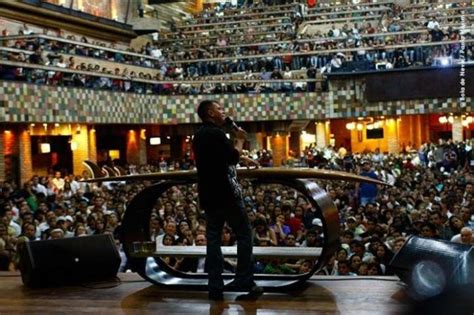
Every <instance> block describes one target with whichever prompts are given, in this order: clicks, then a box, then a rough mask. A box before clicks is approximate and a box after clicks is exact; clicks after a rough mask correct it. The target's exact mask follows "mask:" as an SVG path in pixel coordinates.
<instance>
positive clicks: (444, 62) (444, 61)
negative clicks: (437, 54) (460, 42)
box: [439, 57, 450, 67]
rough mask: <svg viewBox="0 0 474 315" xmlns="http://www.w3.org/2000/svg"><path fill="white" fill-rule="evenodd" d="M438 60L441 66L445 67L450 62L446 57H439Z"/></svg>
mask: <svg viewBox="0 0 474 315" xmlns="http://www.w3.org/2000/svg"><path fill="white" fill-rule="evenodd" d="M439 62H440V64H441V66H443V67H447V66H449V64H450V62H449V58H448V57H441V58H439Z"/></svg>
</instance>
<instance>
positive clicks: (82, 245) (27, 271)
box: [19, 234, 120, 288]
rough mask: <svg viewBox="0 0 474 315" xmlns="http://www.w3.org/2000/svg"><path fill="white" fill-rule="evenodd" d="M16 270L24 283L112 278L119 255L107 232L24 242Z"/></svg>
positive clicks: (35, 284) (52, 283) (42, 284)
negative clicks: (18, 269)
mask: <svg viewBox="0 0 474 315" xmlns="http://www.w3.org/2000/svg"><path fill="white" fill-rule="evenodd" d="M19 250H20V271H21V278H22V280H23V284H24V285H25V286H28V287H36V288H37V287H48V286H59V285H66V284H84V283H87V282H94V281H103V280H108V279H114V278H115V277H116V276H117V272H118V269H119V266H120V255H119V253H118V251H117V248H116V246H115V242H114V239H113V237H112V235H110V234H102V235H92V236H84V237H72V238H64V239H57V240H46V241H32V242H26V243H24V245H23V246H21V247H20V248H19Z"/></svg>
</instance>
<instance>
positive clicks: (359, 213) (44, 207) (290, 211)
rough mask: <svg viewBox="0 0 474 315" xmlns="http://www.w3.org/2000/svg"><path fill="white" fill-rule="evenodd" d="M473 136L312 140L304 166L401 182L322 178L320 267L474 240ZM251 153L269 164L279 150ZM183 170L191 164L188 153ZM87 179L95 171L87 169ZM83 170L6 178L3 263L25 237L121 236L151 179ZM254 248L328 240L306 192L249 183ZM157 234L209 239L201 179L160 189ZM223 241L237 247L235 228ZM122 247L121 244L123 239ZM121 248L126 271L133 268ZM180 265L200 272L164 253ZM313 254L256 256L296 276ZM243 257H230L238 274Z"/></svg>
mask: <svg viewBox="0 0 474 315" xmlns="http://www.w3.org/2000/svg"><path fill="white" fill-rule="evenodd" d="M473 146H474V143H473V142H472V141H468V142H466V143H453V142H452V141H440V143H438V144H434V143H426V144H423V145H422V146H421V147H420V148H417V149H416V148H412V147H410V146H406V148H404V150H403V152H402V153H400V154H397V155H394V154H386V153H385V154H384V153H382V152H380V150H376V151H374V152H366V153H363V154H351V153H350V152H348V151H347V150H346V149H345V148H342V147H341V148H339V149H338V150H335V149H334V148H331V147H327V148H325V149H323V150H317V149H316V148H315V147H314V146H310V147H307V148H306V149H305V150H304V151H303V152H302V155H301V157H300V158H299V157H296V158H297V159H298V160H299V162H300V163H301V165H309V166H313V167H319V168H330V169H334V168H337V169H343V170H346V171H349V172H355V173H358V174H360V175H361V176H368V177H372V178H378V179H380V180H382V181H385V182H387V183H389V184H392V185H393V186H376V185H373V184H368V183H362V184H354V183H350V182H338V181H319V184H320V185H321V187H323V188H324V189H326V191H327V193H328V194H329V196H330V197H331V198H332V200H333V201H334V203H335V205H336V207H337V209H338V210H339V214H340V218H341V222H340V240H341V248H340V249H339V250H338V251H337V252H336V253H335V255H334V257H333V259H332V260H331V262H330V264H329V265H328V266H326V268H325V269H324V270H323V271H322V272H321V273H323V274H335V275H389V274H392V270H390V266H389V264H388V263H389V261H390V259H391V257H392V256H393V255H394V254H395V253H396V252H397V251H398V250H399V249H400V247H401V246H402V245H403V244H404V242H405V240H406V238H407V237H408V236H410V235H419V236H423V237H427V238H434V239H439V240H445V241H452V242H458V243H463V244H470V245H473V244H474V236H473V235H472V229H473V228H474V152H473ZM249 156H250V157H252V158H255V159H258V160H259V161H260V163H261V165H262V167H265V166H271V165H272V157H271V152H268V151H265V152H263V151H262V152H260V153H257V152H254V153H249ZM168 165H170V163H169V161H168V162H167V161H166V160H164V159H162V160H161V162H160V163H159V164H156V165H143V166H139V167H131V166H130V167H128V169H129V172H130V173H131V174H133V173H136V172H147V173H148V172H154V171H160V170H161V171H167V167H168ZM173 167H174V168H175V169H176V168H180V169H191V168H193V161H192V160H191V159H190V156H189V155H186V158H185V160H183V161H181V163H173ZM83 177H84V178H87V177H88V174H87V172H85V173H84V174H83ZM80 178H81V176H74V175H72V174H68V175H63V174H62V173H61V172H59V171H56V172H55V173H51V175H49V176H33V177H32V178H31V180H29V181H27V182H26V183H25V184H24V185H23V187H17V186H16V185H15V183H14V182H13V181H8V180H7V181H4V182H2V183H1V187H0V205H1V206H0V207H1V209H0V270H14V269H16V268H18V247H19V246H22V245H21V244H23V243H24V242H29V241H35V240H40V239H58V238H64V237H73V236H86V235H94V234H103V233H110V234H112V235H114V237H115V238H116V239H117V240H118V239H120V233H121V232H120V224H121V221H122V219H123V215H124V212H125V209H126V207H127V205H128V204H129V203H130V201H131V200H132V198H133V197H134V196H135V195H136V194H137V193H138V192H139V191H140V190H142V189H143V188H144V187H145V186H147V185H149V183H144V182H127V183H125V182H118V183H114V182H106V183H104V184H101V185H100V184H99V185H98V184H88V183H84V182H80V181H79V179H80ZM241 184H242V187H243V193H244V201H245V205H246V211H247V215H248V218H249V221H250V223H251V225H252V228H253V235H254V245H255V246H303V247H321V246H322V245H323V241H324V234H323V228H322V226H323V223H324V222H323V221H322V220H321V218H320V217H318V213H317V211H315V209H314V208H313V206H312V205H311V204H310V203H309V202H308V200H307V199H306V198H305V197H304V196H303V195H302V194H301V193H300V192H298V191H296V190H294V189H292V188H289V187H285V186H282V185H279V184H263V185H254V184H252V183H251V182H250V181H247V180H242V181H241ZM149 228H150V230H149V234H150V241H156V242H157V243H158V244H157V245H158V246H168V245H182V246H200V245H205V244H206V219H205V214H204V213H203V212H202V210H201V209H200V208H199V204H198V201H197V190H196V186H195V185H188V186H176V187H173V188H171V189H170V190H168V191H167V192H166V193H164V194H163V195H161V196H157V202H156V204H155V206H154V208H153V210H152V214H151V217H150V221H149ZM222 243H223V245H225V246H234V245H235V237H234V236H233V231H232V229H230V228H229V227H227V226H226V227H225V228H224V230H223V232H222ZM117 246H118V247H119V249H120V248H121V247H120V246H121V245H120V244H119V243H117ZM121 254H122V259H123V260H122V265H121V270H122V271H124V270H127V269H128V268H129V266H127V263H126V258H125V256H124V254H123V252H121ZM164 259H165V260H166V262H168V263H169V264H170V265H171V266H172V267H174V268H176V269H179V270H181V271H186V272H188V271H191V272H196V271H202V270H198V269H196V265H193V264H188V263H187V262H186V260H180V259H176V258H173V257H167V258H164ZM312 265H313V261H310V260H304V259H302V260H285V259H276V260H258V261H257V263H256V264H255V271H256V272H258V273H287V274H296V273H303V272H307V271H309V270H310V269H311V267H312ZM233 268H235V261H233V260H227V261H226V269H227V270H229V271H232V270H233Z"/></svg>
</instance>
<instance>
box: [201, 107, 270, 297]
mask: <svg viewBox="0 0 474 315" xmlns="http://www.w3.org/2000/svg"><path fill="white" fill-rule="evenodd" d="M198 115H199V118H200V119H201V120H202V121H203V125H202V126H201V127H200V128H199V130H198V131H197V132H196V134H195V135H194V139H193V151H194V156H195V160H196V167H197V173H198V193H199V202H200V206H201V208H202V209H204V211H205V213H206V217H207V229H206V234H207V235H206V236H207V259H206V261H207V269H208V274H209V283H208V287H209V299H211V300H223V291H224V281H223V278H222V272H223V262H224V259H223V257H222V252H221V236H222V229H223V226H224V223H225V222H227V223H228V224H229V226H230V227H231V228H232V230H233V231H235V234H236V238H237V259H238V260H237V270H236V273H235V280H234V281H233V282H232V284H230V285H229V286H227V288H229V289H230V290H234V291H246V292H249V294H248V296H249V297H250V298H257V297H258V296H260V295H261V294H262V293H263V289H262V288H261V287H259V286H257V285H256V284H255V282H254V280H253V267H254V266H253V255H252V230H251V228H250V224H249V221H248V218H247V214H246V211H245V207H244V202H243V198H242V190H241V187H240V185H239V183H238V181H237V172H236V164H237V163H239V161H240V160H243V161H244V162H245V163H247V165H249V164H253V165H258V164H257V163H256V162H254V161H253V160H251V159H249V158H247V157H243V156H241V153H242V149H243V145H244V142H245V138H246V135H247V133H246V132H245V131H244V130H243V129H242V128H240V127H238V126H237V125H235V123H233V122H232V120H231V119H229V118H227V119H226V117H225V114H224V109H223V108H222V107H221V105H220V104H219V103H218V102H217V101H213V100H205V101H202V102H201V103H200V104H199V107H198ZM226 120H227V122H226ZM226 123H230V124H231V125H232V128H233V130H234V132H235V140H234V143H233V142H232V141H231V140H229V139H228V138H227V137H226V134H225V132H224V129H223V127H224V126H225V125H226Z"/></svg>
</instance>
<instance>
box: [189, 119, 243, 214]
mask: <svg viewBox="0 0 474 315" xmlns="http://www.w3.org/2000/svg"><path fill="white" fill-rule="evenodd" d="M193 151H194V156H195V159H196V167H197V173H198V192H199V202H200V205H201V208H202V209H204V210H206V211H207V212H210V211H211V212H212V211H217V210H221V209H223V208H229V207H239V206H240V205H241V203H242V193H241V190H240V186H239V184H238V183H237V177H236V171H235V165H236V164H237V163H238V162H239V151H237V150H236V149H235V148H234V145H233V143H232V141H231V140H229V139H228V138H227V137H226V135H225V133H224V130H222V129H221V128H220V127H218V126H217V125H215V124H213V123H209V122H205V123H204V124H203V125H202V127H201V128H199V130H198V131H197V132H196V134H195V135H194V139H193Z"/></svg>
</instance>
